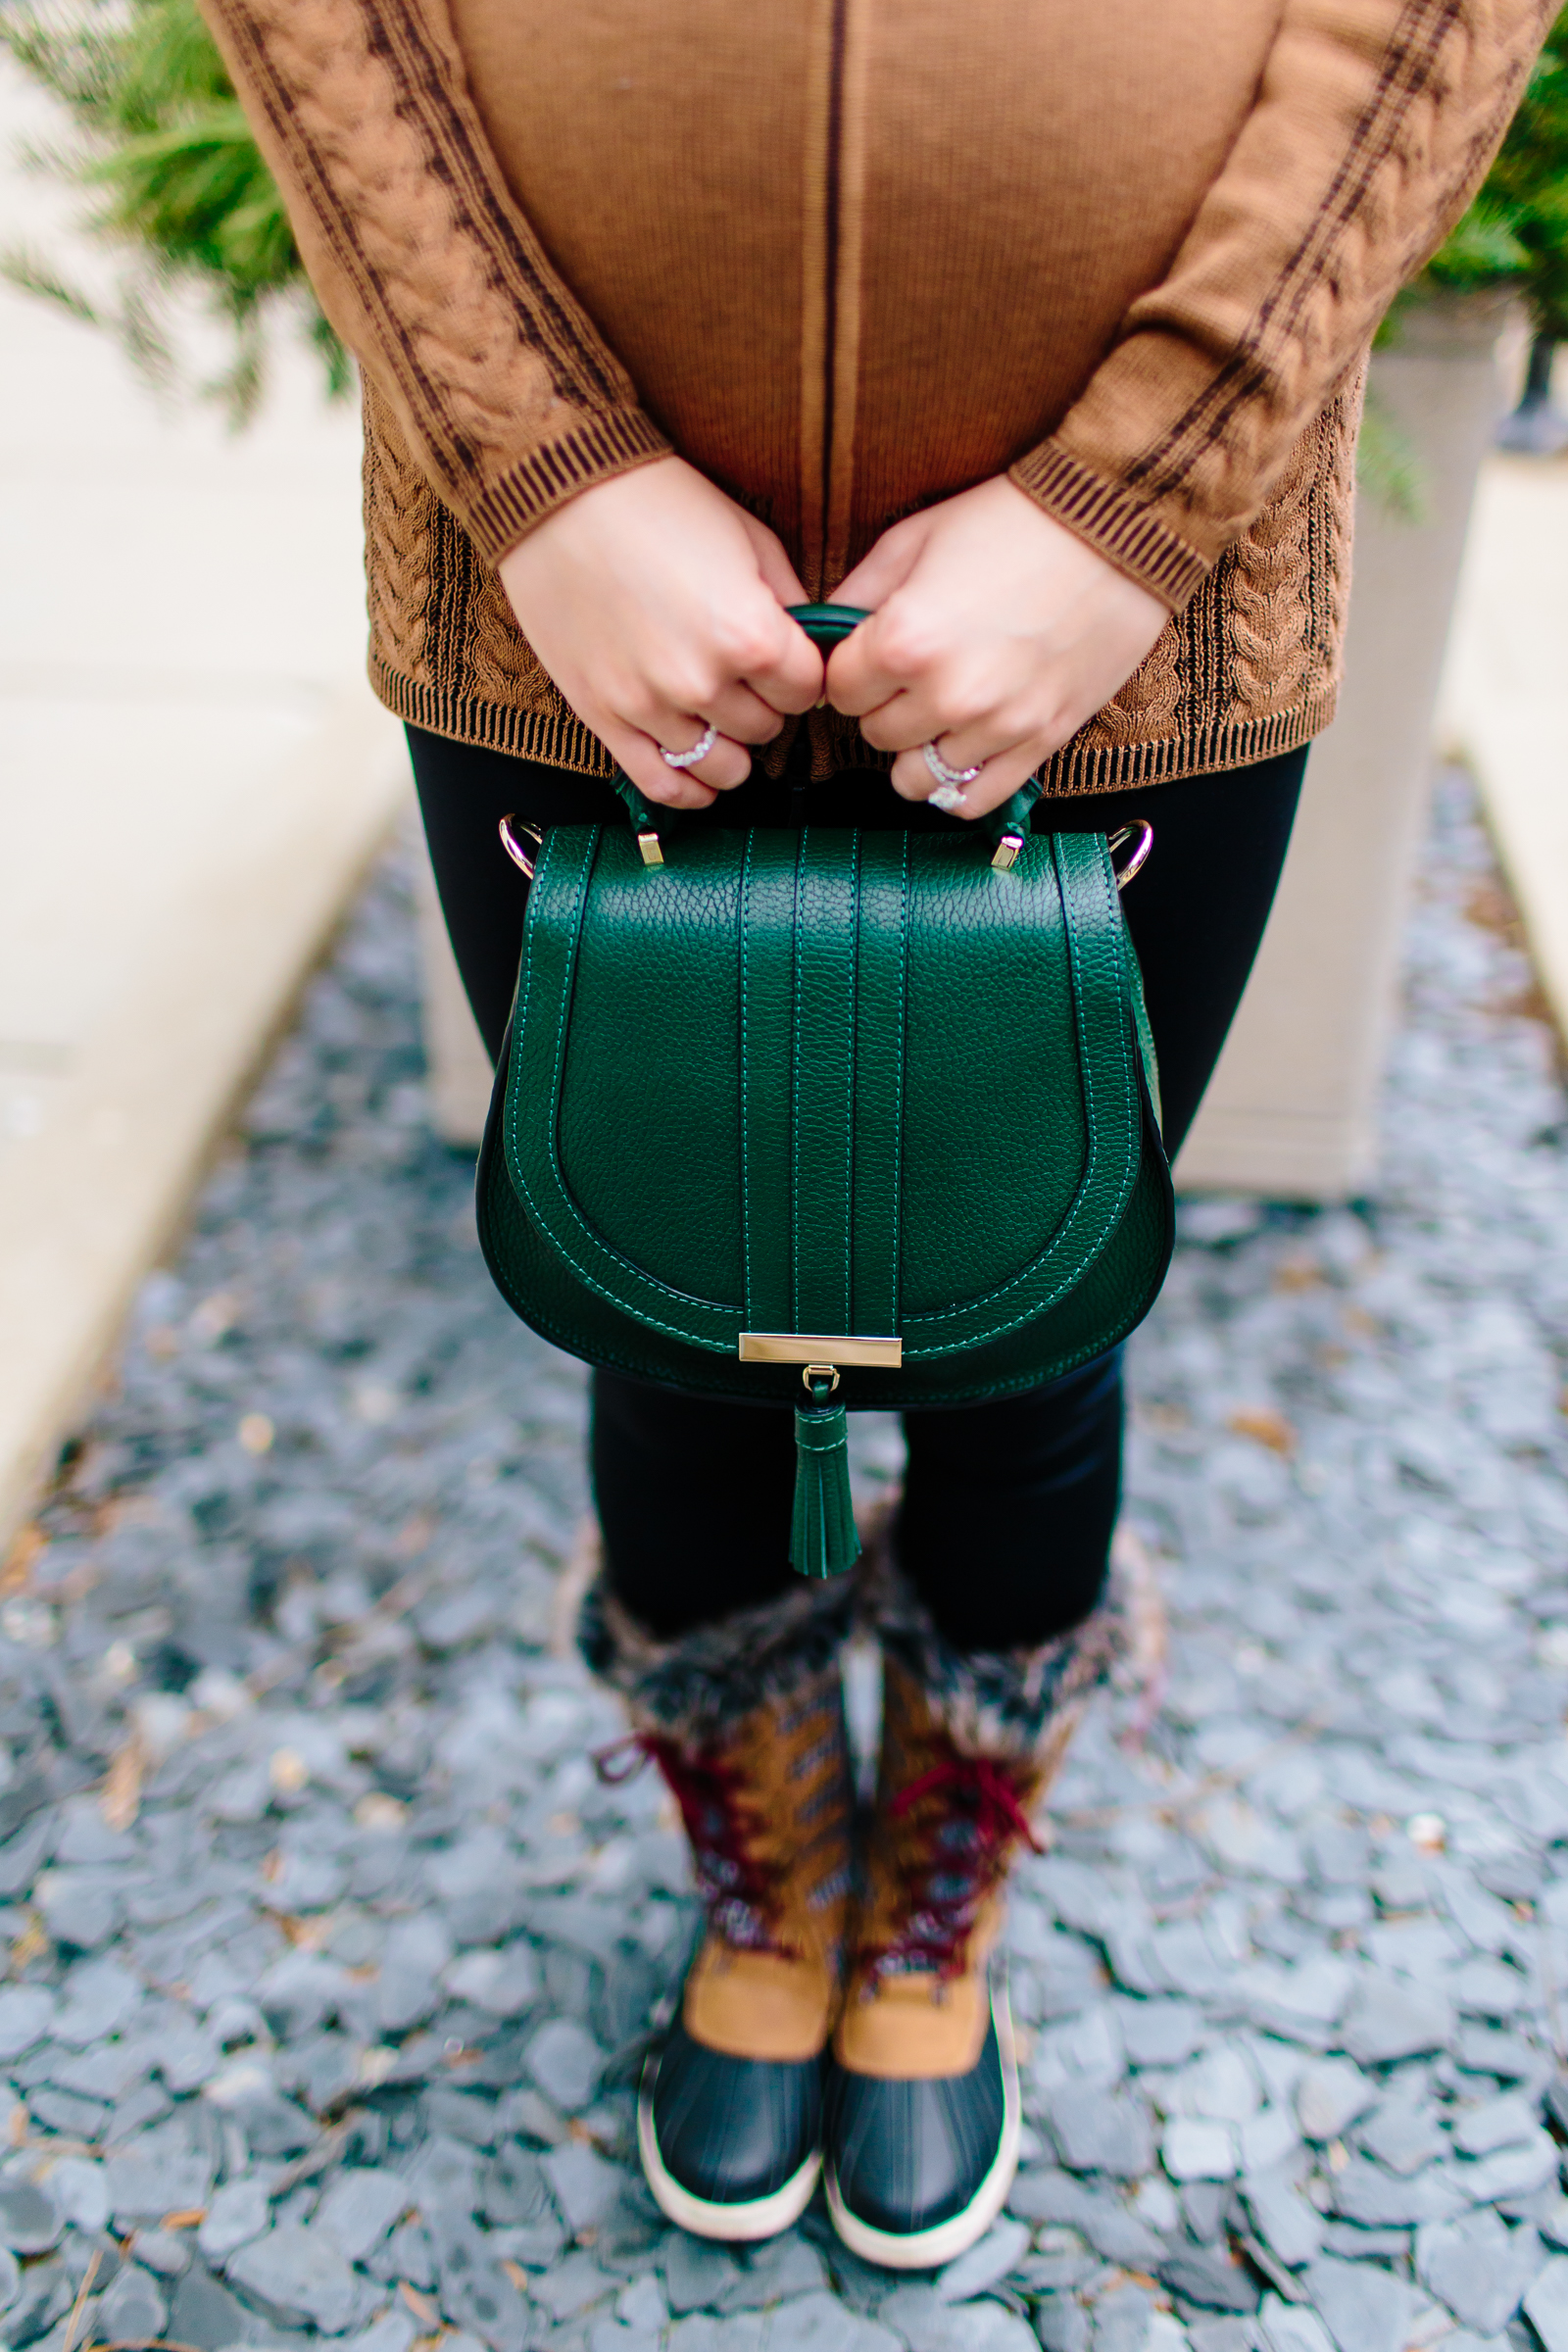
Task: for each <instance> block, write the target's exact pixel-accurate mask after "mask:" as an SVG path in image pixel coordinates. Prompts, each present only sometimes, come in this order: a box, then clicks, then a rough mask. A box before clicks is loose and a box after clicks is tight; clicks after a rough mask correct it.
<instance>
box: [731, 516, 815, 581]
mask: <svg viewBox="0 0 1568 2352" xmlns="http://www.w3.org/2000/svg"><path fill="white" fill-rule="evenodd" d="M736 512H737V513H738V514H739V515H740V518H741V528H742V530H743V531H744V532H745V533H746V536H747V538H748V539H749V540H750V541H751V543H752V547H753V550H754V552H755V554H756V557H757V568H758V570H759V571H760V573H761V575H762V578H763V579H764V580H765V582H766V583H767V586H768V587H769V589H770V590H771V591H772V593H773V595H774V596H776V597H777V599H778V601H779V603H780V604H781V605H804V604H805V603H806V601H807V599H806V590H805V588H804V587H803V586H802V584H801V577H800V574H799V572H798V571H797V570H796V568H795V566H794V564H792V563H791V562H790V560H789V557H788V556H787V555H786V554H785V552H784V542H783V540H782V539H780V538H779V536H778V534H777V532H775V531H770V530H769V529H768V527H767V525H766V523H765V522H759V521H758V519H757V516H756V515H748V514H747V512H746V509H745V508H744V507H740V508H737V510H736Z"/></svg>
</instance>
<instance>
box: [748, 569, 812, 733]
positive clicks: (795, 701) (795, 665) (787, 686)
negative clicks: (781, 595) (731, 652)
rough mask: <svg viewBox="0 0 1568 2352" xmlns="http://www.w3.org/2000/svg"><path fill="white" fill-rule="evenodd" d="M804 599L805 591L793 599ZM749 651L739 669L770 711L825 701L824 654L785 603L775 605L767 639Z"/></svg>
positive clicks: (799, 601) (805, 708) (806, 708)
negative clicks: (792, 617) (823, 699)
mask: <svg viewBox="0 0 1568 2352" xmlns="http://www.w3.org/2000/svg"><path fill="white" fill-rule="evenodd" d="M795 584H796V586H797V587H799V585H800V583H799V581H797V582H796V583H795ZM805 601H806V600H805V596H804V594H803V595H800V596H796V597H794V598H793V599H792V602H794V603H796V604H804V603H805ZM748 653H749V656H750V658H749V659H742V660H741V661H739V662H737V663H736V665H735V666H736V669H737V672H738V674H739V675H740V676H741V677H742V678H743V679H744V680H745V682H746V684H747V685H748V686H750V687H751V689H752V691H753V692H754V694H757V695H760V697H761V699H762V701H763V702H764V703H766V704H767V706H768V708H769V709H770V710H772V711H781V712H784V713H790V712H794V711H810V710H812V709H814V708H815V706H816V705H817V704H818V703H819V702H820V701H821V700H822V688H823V675H824V673H823V666H822V657H821V655H820V654H819V653H818V652H817V650H816V648H815V646H814V645H813V644H812V643H811V640H810V639H809V637H808V635H807V634H806V631H805V630H804V629H803V628H802V626H801V624H800V622H799V621H798V620H791V618H790V616H789V614H788V613H786V612H785V611H784V609H783V607H782V606H775V607H774V608H773V613H772V616H771V618H770V620H769V622H768V626H767V632H766V637H765V641H763V640H760V641H759V642H758V643H757V644H756V645H755V646H754V647H752V648H750V649H748Z"/></svg>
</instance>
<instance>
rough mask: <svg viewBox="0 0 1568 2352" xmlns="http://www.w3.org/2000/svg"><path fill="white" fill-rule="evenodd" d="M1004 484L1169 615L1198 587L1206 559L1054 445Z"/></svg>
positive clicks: (1045, 445) (1128, 495)
mask: <svg viewBox="0 0 1568 2352" xmlns="http://www.w3.org/2000/svg"><path fill="white" fill-rule="evenodd" d="M1008 479H1009V480H1010V481H1014V482H1016V483H1017V485H1018V487H1019V489H1020V490H1022V491H1023V492H1025V493H1026V495H1027V496H1028V497H1030V498H1032V499H1033V500H1034V502H1035V504H1036V506H1037V507H1044V509H1045V510H1046V513H1047V514H1048V515H1054V517H1055V519H1056V520H1057V522H1059V523H1063V524H1065V526H1066V528H1067V529H1068V530H1069V531H1073V532H1075V533H1076V534H1077V536H1078V537H1079V538H1080V539H1085V540H1087V541H1088V543H1089V545H1090V546H1091V547H1092V548H1094V549H1095V551H1096V553H1097V554H1099V555H1102V556H1103V557H1104V559H1105V561H1106V563H1107V564H1115V566H1116V569H1117V570H1118V571H1124V572H1125V573H1126V574H1127V577H1128V578H1129V579H1130V580H1136V581H1137V582H1138V585H1139V587H1140V588H1147V589H1148V590H1149V592H1150V594H1151V595H1152V596H1157V597H1158V598H1159V600H1160V602H1161V603H1162V604H1166V605H1169V607H1170V609H1171V611H1172V612H1173V613H1179V612H1180V611H1181V609H1182V607H1183V606H1184V605H1185V604H1187V603H1188V602H1189V600H1190V599H1191V598H1192V597H1193V596H1194V595H1195V594H1196V593H1197V591H1198V590H1199V588H1201V585H1202V583H1203V580H1204V578H1205V576H1206V574H1207V572H1208V569H1209V563H1208V559H1207V557H1206V556H1202V555H1200V553H1199V551H1198V549H1197V548H1196V547H1194V546H1192V545H1191V544H1190V543H1189V542H1188V541H1187V540H1185V539H1182V538H1179V537H1178V536H1177V534H1176V533H1175V532H1174V531H1173V530H1172V529H1171V528H1170V525H1169V524H1168V523H1164V522H1161V521H1160V519H1159V517H1158V515H1154V514H1153V513H1152V511H1151V509H1150V507H1149V506H1148V504H1147V502H1145V501H1143V500H1140V499H1138V498H1136V497H1135V496H1134V494H1133V493H1132V491H1130V490H1128V489H1127V488H1126V487H1125V485H1124V484H1122V483H1121V482H1118V481H1115V480H1113V479H1112V478H1111V477H1110V476H1109V475H1108V474H1103V473H1097V472H1096V471H1095V469H1094V467H1093V466H1086V465H1085V464H1084V462H1083V460H1082V459H1081V458H1076V457H1074V456H1073V454H1072V452H1071V450H1068V449H1063V448H1062V446H1061V444H1060V443H1059V442H1056V441H1042V442H1041V444H1040V446H1039V447H1038V449H1032V450H1031V451H1030V452H1029V455H1028V456H1027V457H1026V458H1020V459H1019V460H1018V463H1017V465H1016V466H1013V467H1012V468H1011V469H1010V471H1009V474H1008Z"/></svg>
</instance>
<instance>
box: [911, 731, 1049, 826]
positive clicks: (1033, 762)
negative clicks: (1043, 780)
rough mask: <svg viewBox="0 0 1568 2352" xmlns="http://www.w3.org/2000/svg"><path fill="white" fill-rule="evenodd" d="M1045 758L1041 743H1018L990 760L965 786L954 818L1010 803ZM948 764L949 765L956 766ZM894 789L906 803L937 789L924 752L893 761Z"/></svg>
mask: <svg viewBox="0 0 1568 2352" xmlns="http://www.w3.org/2000/svg"><path fill="white" fill-rule="evenodd" d="M1045 757H1046V754H1045V753H1044V752H1043V751H1042V749H1041V747H1040V745H1039V744H1038V742H1036V743H1020V744H1015V745H1013V746H1012V748H1011V749H1010V750H1008V751H1005V752H1001V753H999V754H998V755H997V756H996V758H995V759H992V760H986V761H985V762H984V764H983V765H982V767H981V769H980V773H979V775H978V776H977V777H976V778H975V780H974V782H973V783H972V784H966V785H964V786H963V787H962V791H963V800H962V804H961V806H960V807H958V808H956V809H949V810H948V811H947V813H948V814H949V815H951V816H960V817H968V818H971V819H972V818H974V817H977V816H989V814H990V813H991V810H992V809H1000V808H1001V806H1002V804H1003V802H1004V801H1007V800H1010V799H1011V798H1012V796H1013V794H1014V793H1015V792H1016V791H1017V789H1018V787H1019V785H1020V784H1022V783H1024V782H1026V781H1027V779H1028V778H1029V777H1030V776H1032V775H1033V774H1034V772H1035V770H1036V768H1037V767H1038V766H1039V765H1040V763H1041V760H1043V759H1044V758H1045ZM953 764H954V762H953V761H951V760H950V761H949V765H950V766H951V765H953ZM892 784H893V789H894V791H895V792H896V793H898V794H899V795H900V797H901V798H902V799H904V800H906V801H928V800H929V799H930V798H931V795H932V794H933V793H934V792H935V791H936V789H937V779H936V778H935V776H933V774H932V773H931V770H930V769H929V767H927V765H926V763H925V758H924V755H923V753H920V752H905V753H903V754H901V755H900V757H899V758H898V759H897V760H895V761H894V762H893V772H892Z"/></svg>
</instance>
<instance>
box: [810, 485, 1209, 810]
mask: <svg viewBox="0 0 1568 2352" xmlns="http://www.w3.org/2000/svg"><path fill="white" fill-rule="evenodd" d="M833 600H834V602H835V603H836V604H844V605H863V606H866V607H868V608H869V609H870V612H871V617H870V619H869V620H866V621H862V622H861V624H860V626H859V627H858V629H857V630H856V631H855V632H854V634H853V635H852V636H850V637H847V638H846V639H845V641H844V643H843V644H842V645H841V646H839V647H838V649H837V650H836V652H835V653H834V655H833V658H832V660H831V661H830V662H829V663H828V666H827V698H828V701H829V702H830V703H831V704H832V705H833V707H834V709H835V710H836V711H847V712H848V713H849V714H850V715H851V716H852V717H855V718H858V720H859V722H860V732H861V734H862V735H863V736H864V737H865V740H866V742H867V743H869V744H873V745H874V746H875V747H876V749H877V750H878V751H885V752H897V753H898V754H899V758H898V760H896V761H895V762H894V766H893V786H894V790H895V791H896V792H899V793H902V794H903V796H904V798H905V799H906V800H907V801H924V800H929V798H930V797H931V795H932V793H933V792H935V790H936V789H937V782H938V779H937V778H936V776H935V775H933V773H932V771H931V769H930V767H929V766H928V765H927V762H926V760H925V757H924V754H923V751H922V748H921V747H922V746H923V745H925V744H927V743H931V742H933V741H934V742H935V745H936V749H937V754H938V757H939V758H940V759H941V760H944V761H945V762H946V764H947V765H948V766H949V767H953V768H965V767H978V768H979V770H980V773H979V775H978V776H977V777H976V778H975V780H974V782H973V783H972V784H969V785H967V786H965V787H964V788H963V791H962V798H961V801H959V802H957V803H956V804H950V805H952V806H953V808H954V813H955V814H956V815H959V816H984V815H985V814H986V813H987V811H988V810H990V809H995V808H997V807H999V806H1000V804H1001V803H1002V802H1003V801H1005V800H1006V799H1007V798H1008V797H1009V795H1011V794H1012V793H1014V792H1016V791H1017V789H1018V787H1019V785H1020V784H1022V783H1023V782H1024V780H1025V778H1026V777H1028V776H1032V775H1033V774H1034V772H1035V770H1036V769H1037V768H1038V767H1039V766H1040V765H1041V763H1042V761H1044V760H1049V759H1050V757H1051V755H1052V753H1053V752H1055V751H1059V750H1060V748H1061V746H1062V745H1063V744H1064V743H1065V742H1067V740H1068V739H1069V737H1070V736H1072V735H1075V734H1076V733H1077V731H1078V729H1079V728H1080V727H1081V726H1082V725H1083V723H1084V721H1085V719H1087V718H1092V717H1093V716H1094V714H1095V712H1096V711H1098V710H1100V709H1101V707H1102V706H1103V704H1105V703H1108V702H1109V700H1110V698H1111V696H1112V695H1113V694H1115V693H1116V691H1117V689H1118V688H1119V687H1121V686H1123V685H1124V684H1125V683H1126V681H1127V679H1128V678H1130V677H1131V676H1132V673H1133V671H1134V670H1135V669H1136V668H1137V667H1138V665H1139V663H1140V662H1142V661H1143V659H1144V657H1145V655H1146V654H1147V653H1148V652H1149V650H1150V648H1151V646H1152V644H1153V642H1154V640H1155V638H1156V637H1157V636H1158V635H1159V633H1160V630H1161V629H1162V628H1163V627H1164V625H1165V623H1166V621H1167V620H1169V618H1170V613H1169V610H1168V608H1167V607H1166V606H1164V605H1162V604H1161V603H1160V601H1159V599H1158V598H1157V597H1154V596H1151V595H1150V593H1149V591H1148V589H1147V588H1140V587H1139V586H1138V585H1137V583H1136V582H1135V581H1133V580H1130V579H1128V578H1127V577H1126V575H1125V574H1124V573H1122V572H1119V571H1117V570H1116V569H1115V567H1114V565H1112V564H1107V563H1106V562H1105V560H1104V558H1103V556H1099V555H1097V554H1096V553H1095V551H1094V549H1093V548H1092V547H1090V546H1089V545H1088V544H1087V542H1086V541H1084V540H1082V539H1079V538H1077V537H1076V536H1075V535H1074V534H1073V533H1072V532H1071V531H1069V530H1067V529H1065V528H1064V527H1063V526H1062V524H1060V523H1059V522H1055V521H1054V520H1053V519H1052V517H1051V516H1050V515H1048V514H1046V513H1045V511H1044V510H1043V509H1042V508H1040V507H1037V506H1036V505H1035V503H1034V501H1033V499H1030V498H1026V497H1025V495H1024V493H1023V492H1022V491H1021V490H1019V489H1017V488H1016V487H1015V486H1014V484H1013V483H1011V482H1009V481H1008V480H1007V478H1006V476H1005V474H999V475H998V476H997V477H996V478H995V480H993V481H989V482H982V483H981V484H980V486H979V487H978V489H974V490H965V491H963V492H961V493H960V494H959V496H958V497H956V498H949V499H945V500H944V501H943V503H942V504H941V506H938V507H929V508H927V509H926V511H925V512H924V513H923V514H920V515H910V516H909V517H908V519H907V521H905V522H899V523H895V524H894V526H893V528H892V530H890V531H887V532H885V533H884V535H883V536H882V538H880V539H879V540H878V541H877V543H876V545H875V547H874V548H873V549H872V550H871V553H870V554H869V555H868V556H867V557H866V559H865V561H864V563H863V564H857V565H856V567H855V569H854V570H853V571H852V572H851V573H850V575H849V577H848V579H846V580H843V581H841V582H840V584H839V586H838V587H837V588H835V590H834V591H833Z"/></svg>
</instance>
